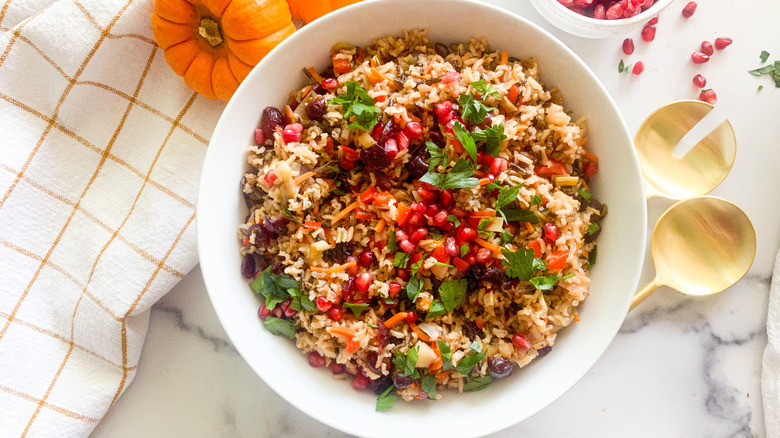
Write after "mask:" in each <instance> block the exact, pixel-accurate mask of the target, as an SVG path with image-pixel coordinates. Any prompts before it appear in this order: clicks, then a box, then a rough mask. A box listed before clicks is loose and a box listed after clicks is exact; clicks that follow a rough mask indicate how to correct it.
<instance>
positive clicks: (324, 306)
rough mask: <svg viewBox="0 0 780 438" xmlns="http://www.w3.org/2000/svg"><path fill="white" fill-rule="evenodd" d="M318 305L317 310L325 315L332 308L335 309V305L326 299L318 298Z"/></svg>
mask: <svg viewBox="0 0 780 438" xmlns="http://www.w3.org/2000/svg"><path fill="white" fill-rule="evenodd" d="M316 303H317V310H319V311H320V312H323V313H324V312H327V311H328V310H330V308H331V307H333V303H331V302H330V301H328V300H326V299H325V297H317V300H316Z"/></svg>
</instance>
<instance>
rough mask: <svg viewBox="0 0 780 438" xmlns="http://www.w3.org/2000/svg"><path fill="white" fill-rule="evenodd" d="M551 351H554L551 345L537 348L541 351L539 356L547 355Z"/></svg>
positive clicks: (538, 351)
mask: <svg viewBox="0 0 780 438" xmlns="http://www.w3.org/2000/svg"><path fill="white" fill-rule="evenodd" d="M550 351H552V347H551V346H549V345H548V346H546V347H542V348H540V349H538V350H536V352H537V353H539V357H544V356H547V353H549V352H550Z"/></svg>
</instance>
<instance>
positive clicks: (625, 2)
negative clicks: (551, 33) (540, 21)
mask: <svg viewBox="0 0 780 438" xmlns="http://www.w3.org/2000/svg"><path fill="white" fill-rule="evenodd" d="M671 3H672V0H655V1H653V0H610V1H605V0H531V4H532V5H533V6H534V7H535V8H536V10H537V11H538V12H539V13H540V14H541V15H542V16H543V17H544V18H545V19H547V20H548V21H549V22H550V23H552V24H554V25H555V26H558V27H559V28H560V29H562V30H564V31H566V32H569V33H571V34H574V35H577V36H581V37H585V38H610V37H614V36H620V35H627V34H628V33H630V32H632V31H634V30H637V29H640V28H642V27H643V26H645V25H646V24H648V23H650V25H651V26H653V25H654V24H655V23H657V19H656V18H655V17H657V16H658V14H659V13H660V12H661V11H662V10H663V9H665V8H666V7H668V6H669V5H670V4H671Z"/></svg>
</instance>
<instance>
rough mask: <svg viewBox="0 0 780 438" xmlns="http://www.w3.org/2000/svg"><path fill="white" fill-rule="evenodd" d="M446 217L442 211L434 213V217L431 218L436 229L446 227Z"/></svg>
mask: <svg viewBox="0 0 780 438" xmlns="http://www.w3.org/2000/svg"><path fill="white" fill-rule="evenodd" d="M447 216H449V215H448V214H447V212H446V211H444V210H442V211H440V212H438V213H436V216H434V217H433V224H434V225H436V226H437V227H443V226H445V225H447Z"/></svg>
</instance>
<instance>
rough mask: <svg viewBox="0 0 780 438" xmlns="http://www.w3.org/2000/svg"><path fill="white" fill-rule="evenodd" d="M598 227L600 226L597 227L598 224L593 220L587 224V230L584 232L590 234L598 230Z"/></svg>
mask: <svg viewBox="0 0 780 438" xmlns="http://www.w3.org/2000/svg"><path fill="white" fill-rule="evenodd" d="M600 229H601V227H599V224H597V223H595V222H593V223H592V224H590V225H588V230H587V231H585V232H586V233H588V235H592V234H593V233H595V232H596V231H598V230H600Z"/></svg>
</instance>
